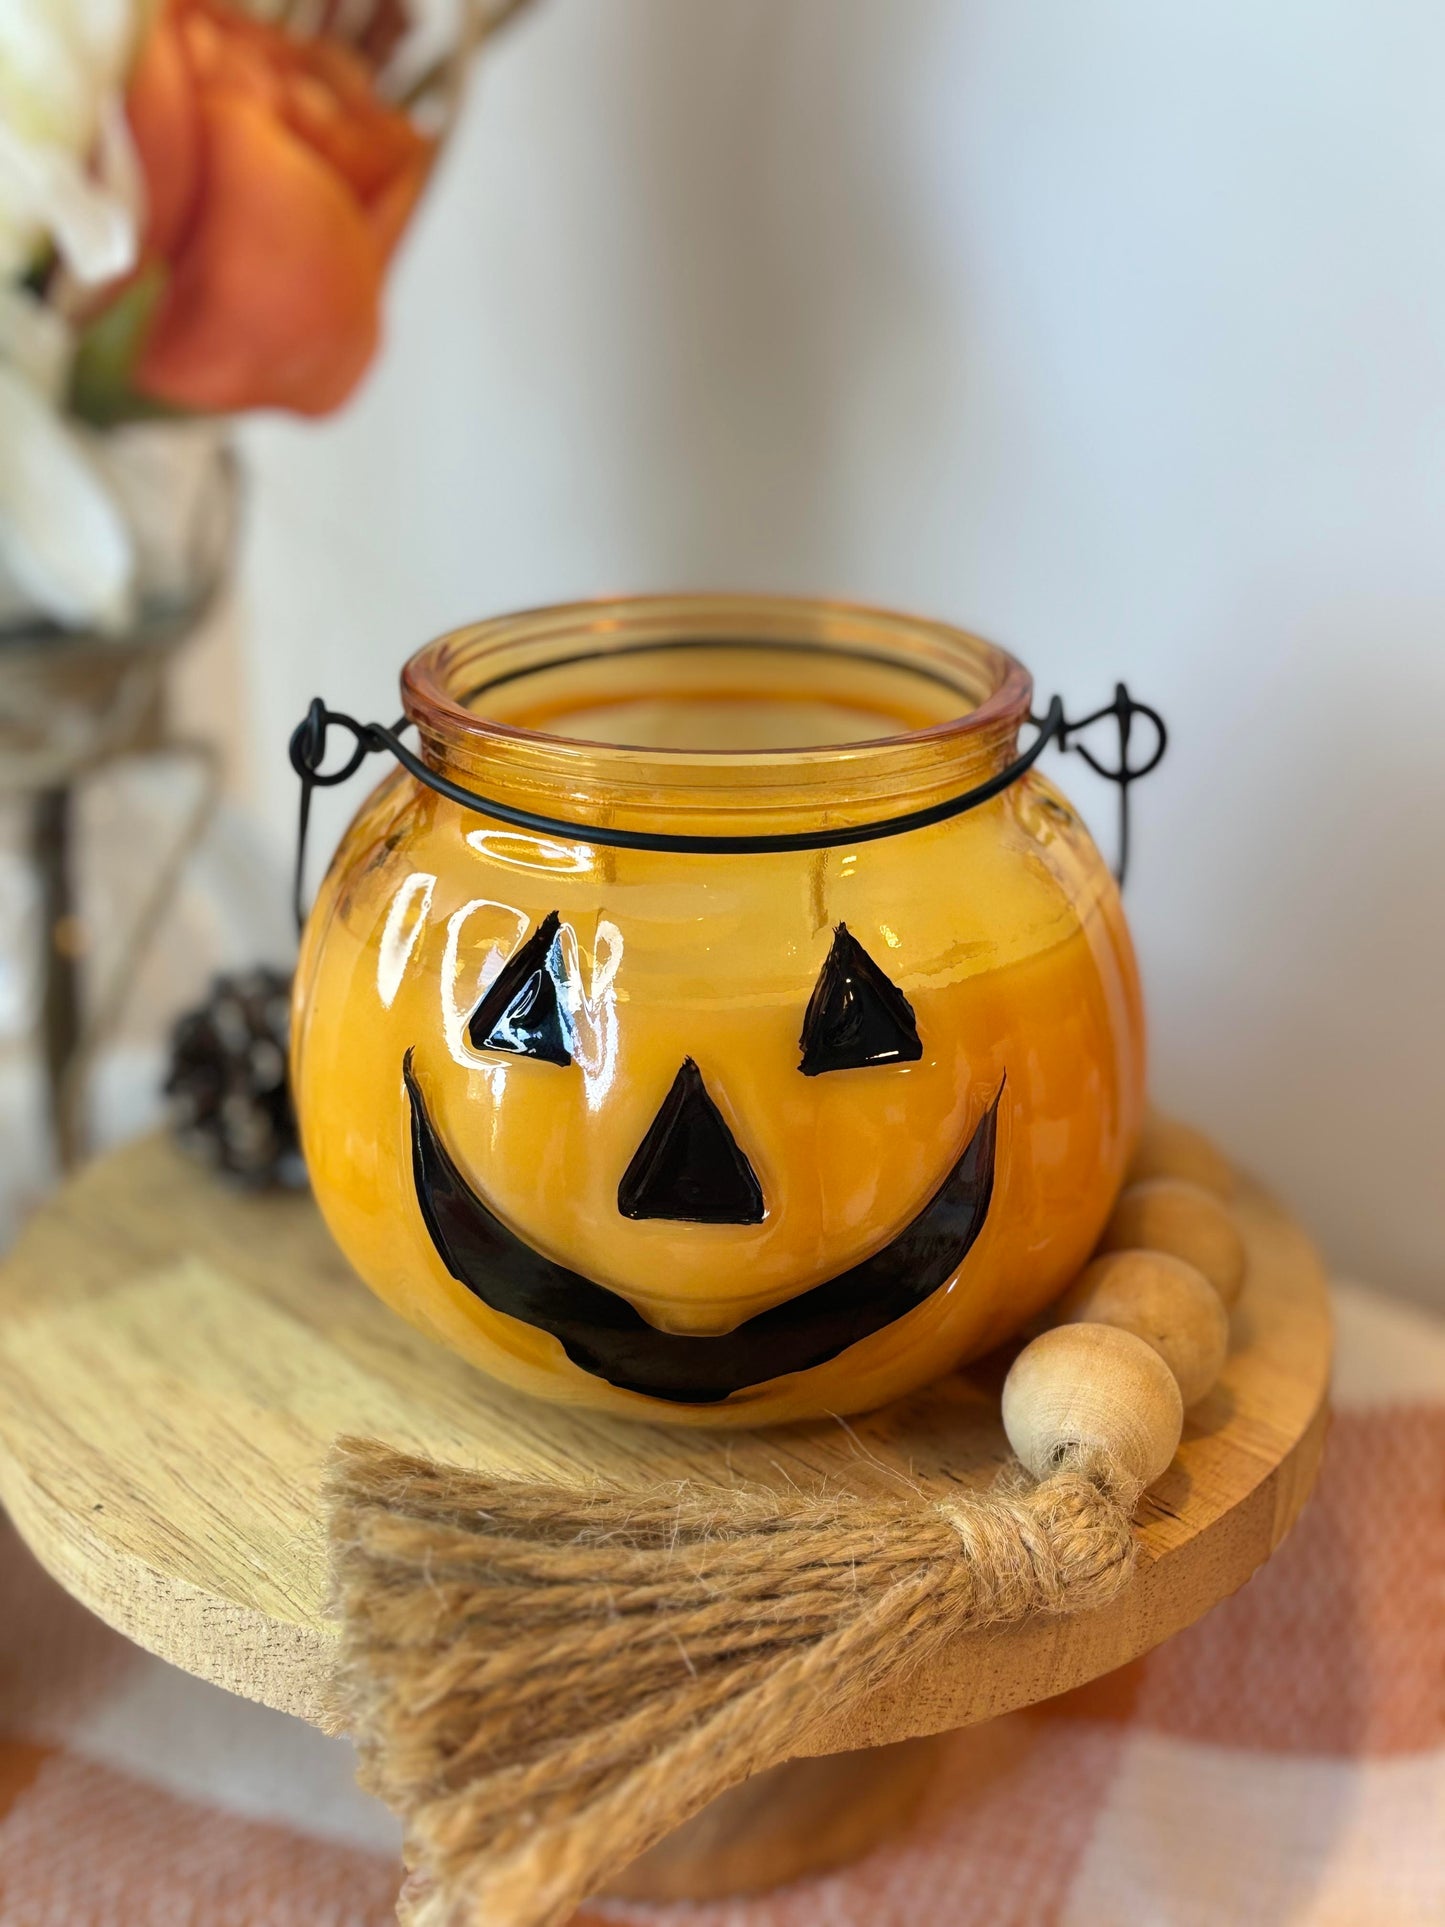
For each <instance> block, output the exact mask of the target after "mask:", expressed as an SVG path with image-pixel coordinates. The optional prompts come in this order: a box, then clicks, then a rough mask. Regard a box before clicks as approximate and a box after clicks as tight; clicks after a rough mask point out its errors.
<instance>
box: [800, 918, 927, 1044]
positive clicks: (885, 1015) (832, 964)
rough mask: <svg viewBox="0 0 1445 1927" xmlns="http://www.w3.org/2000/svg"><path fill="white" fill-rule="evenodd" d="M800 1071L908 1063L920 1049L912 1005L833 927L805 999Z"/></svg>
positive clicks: (846, 934) (851, 939)
mask: <svg viewBox="0 0 1445 1927" xmlns="http://www.w3.org/2000/svg"><path fill="white" fill-rule="evenodd" d="M800 1043H801V1047H802V1052H803V1061H802V1063H801V1064H799V1066H798V1069H799V1070H800V1071H801V1072H802V1073H803V1075H804V1077H817V1076H819V1075H821V1073H822V1072H823V1071H855V1070H861V1069H862V1068H863V1066H864V1065H865V1064H912V1063H915V1062H916V1061H917V1059H918V1058H920V1057H922V1055H923V1045H922V1044H921V1043H920V1042H919V1039H918V1025H917V1023H916V1022H915V1021H914V1016H913V1006H912V1004H910V1003H909V1001H908V999H907V998H906V997H905V996H904V994H903V992H902V991H901V990H900V989H899V988H898V986H897V984H894V983H890V982H889V980H888V978H887V977H885V976H884V974H883V972H882V971H881V970H880V969H879V968H878V966H877V964H876V963H874V961H873V959H872V958H871V957H870V956H869V955H868V952H867V951H866V950H865V949H864V948H863V946H862V944H861V943H859V942H858V940H857V938H856V937H854V936H851V935H850V934H849V930H848V926H847V924H846V923H840V924H839V925H838V928H837V929H836V930H835V931H834V932H833V948H832V949H831V950H830V951H829V952H828V961H827V962H826V963H825V964H824V965H823V970H822V974H821V976H820V977H819V978H818V981H817V983H816V984H815V985H814V986H813V994H812V996H811V997H810V998H809V999H808V1009H807V1014H806V1015H805V1017H804V1018H803V1035H802V1038H801V1039H800Z"/></svg>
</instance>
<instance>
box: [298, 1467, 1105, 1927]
mask: <svg viewBox="0 0 1445 1927" xmlns="http://www.w3.org/2000/svg"><path fill="white" fill-rule="evenodd" d="M1138 1495H1139V1485H1138V1482H1137V1481H1136V1480H1133V1479H1131V1478H1129V1477H1128V1476H1127V1475H1126V1474H1123V1473H1121V1472H1120V1471H1119V1469H1118V1468H1117V1466H1116V1465H1114V1464H1112V1463H1111V1462H1110V1461H1108V1460H1106V1459H1103V1458H1101V1457H1099V1456H1098V1455H1097V1454H1095V1455H1078V1456H1076V1457H1075V1458H1074V1459H1073V1460H1072V1461H1071V1462H1069V1463H1066V1464H1064V1465H1063V1466H1062V1467H1061V1468H1060V1469H1059V1470H1058V1471H1057V1472H1055V1473H1054V1474H1053V1475H1052V1476H1050V1477H1049V1478H1048V1479H1046V1480H1044V1481H1043V1482H1042V1483H1041V1484H1038V1485H1028V1486H1027V1487H1026V1488H1022V1487H1021V1488H1016V1489H1014V1490H1003V1489H1000V1490H997V1491H995V1492H991V1493H987V1494H984V1495H980V1496H978V1497H969V1496H961V1497H960V1498H958V1499H957V1500H953V1501H950V1502H949V1503H948V1504H947V1505H946V1506H945V1505H936V1506H930V1505H929V1504H927V1502H926V1501H923V1500H920V1499H916V1498H912V1499H906V1500H905V1499H898V1500H879V1499H868V1500H861V1499H852V1498H847V1497H832V1498H829V1497H808V1496H806V1495H803V1494H799V1493H795V1492H790V1493H781V1494H780V1493H772V1492H767V1491H762V1490H759V1489H756V1488H748V1489H744V1490H740V1491H734V1490H717V1489H709V1488H704V1487H699V1486H695V1485H684V1486H676V1487H672V1488H664V1489H659V1490H656V1491H648V1492H643V1493H636V1492H621V1491H616V1490H596V1491H590V1492H588V1491H581V1492H578V1491H570V1490H565V1489H559V1488H558V1487H555V1486H547V1485H532V1484H521V1483H515V1482H509V1481H494V1480H490V1479H486V1478H482V1477H478V1476H476V1475H474V1474H472V1473H469V1472H465V1471H461V1470H458V1469H456V1468H454V1467H451V1466H442V1465H436V1464H433V1463H431V1462H430V1461H427V1460H424V1459H413V1458H406V1457H403V1456H402V1455H400V1454H398V1453H395V1452H392V1451H390V1450H387V1449H385V1448H384V1447H381V1446H379V1445H376V1444H374V1443H367V1442H364V1441H356V1440H349V1441H344V1442H343V1443H342V1444H341V1445H340V1446H339V1448H338V1451H337V1456H336V1462H335V1467H334V1475H333V1483H332V1494H331V1504H332V1511H331V1534H332V1543H333V1550H334V1562H335V1592H336V1601H335V1603H336V1608H337V1611H338V1613H339V1615H340V1617H341V1619H342V1622H343V1638H342V1659H341V1668H340V1673H339V1677H338V1691H339V1694H340V1702H341V1704H340V1709H339V1710H340V1712H341V1715H342V1717H343V1718H344V1719H345V1720H346V1722H347V1723H348V1725H349V1727H350V1730H351V1731H352V1732H353V1733H354V1734H355V1736H356V1739H357V1741H358V1744H359V1747H360V1751H361V1759H362V1770H361V1778H362V1783H363V1785H365V1786H366V1787H367V1788H368V1789H369V1790H371V1791H372V1792H374V1793H377V1794H379V1795H380V1797H381V1798H382V1799H383V1800H385V1801H386V1802H387V1803H388V1804H389V1805H390V1806H391V1807H392V1808H394V1809H395V1811H396V1812H398V1813H399V1814H400V1815H401V1816H402V1818H403V1820H404V1822H405V1825H406V1833H407V1859H408V1865H409V1866H410V1868H411V1874H410V1877H409V1878H408V1881H407V1884H406V1888H405V1890H404V1892H403V1895H402V1901H401V1905H400V1909H399V1912H400V1915H401V1918H402V1920H403V1921H404V1922H406V1923H408V1927H484V1924H485V1927H554V1923H560V1922H562V1921H564V1920H566V1919H567V1917H568V1916H569V1915H570V1914H571V1913H572V1911H573V1910H574V1908H575V1907H576V1906H577V1905H578V1904H579V1903H580V1902H581V1901H582V1900H584V1899H585V1898H586V1897H587V1896H588V1895H589V1894H591V1893H594V1892H595V1891H596V1890H597V1889H598V1888H599V1887H601V1886H603V1885H604V1884H605V1883H606V1881H607V1880H608V1878H609V1877H610V1876H611V1875H612V1874H614V1873H616V1872H617V1871H618V1870H619V1869H620V1868H621V1867H623V1866H625V1865H626V1864H627V1863H628V1862H629V1861H631V1860H632V1859H634V1858H635V1857H636V1855H638V1854H639V1853H642V1852H643V1851H645V1850H646V1849H647V1848H648V1847H650V1846H651V1845H652V1844H653V1843H654V1842H655V1841H657V1840H659V1839H661V1838H662V1836H663V1835H664V1834H666V1833H669V1832H671V1831H672V1829H673V1828H675V1827H677V1826H679V1825H681V1823H682V1822H683V1821H684V1820H687V1819H689V1818H690V1817H691V1816H692V1815H693V1814H694V1813H696V1812H697V1811H698V1810H699V1809H700V1808H702V1807H703V1806H705V1805H706V1804H707V1803H708V1801H710V1800H712V1799H713V1798H715V1797H716V1796H717V1795H718V1794H719V1793H722V1792H724V1791H725V1790H726V1789H727V1788H728V1787H730V1786H733V1785H736V1784H737V1783H738V1782H739V1781H740V1780H742V1779H744V1778H746V1777H747V1775H748V1774H750V1773H753V1772H756V1771H759V1770H761V1769H762V1768H763V1767H766V1766H771V1765H773V1764H775V1763H776V1762H778V1761H781V1760H785V1759H789V1758H791V1757H793V1756H795V1755H796V1753H797V1751H798V1742H799V1739H800V1736H801V1735H803V1734H804V1732H805V1731H806V1730H807V1729H808V1728H809V1727H811V1726H814V1725H816V1723H817V1722H818V1721H820V1720H822V1719H824V1718H825V1717H827V1715H828V1714H830V1713H831V1712H833V1711H834V1710H835V1709H836V1708H838V1707H840V1706H841V1705H842V1704H843V1703H844V1702H846V1701H849V1700H852V1699H854V1698H855V1697H856V1696H858V1695H859V1694H863V1693H867V1692H868V1691H870V1690H872V1689H873V1688H876V1687H878V1686H880V1685H882V1684H884V1683H885V1682H887V1681H891V1680H893V1679H896V1678H897V1677H898V1676H899V1675H901V1674H903V1673H904V1672H906V1671H907V1670H908V1669H909V1668H911V1667H913V1666H916V1665H917V1664H918V1662H919V1661H920V1659H922V1658H923V1656H924V1655H925V1654H926V1653H927V1652H929V1651H930V1649H932V1648H933V1647H935V1646H937V1645H938V1644H940V1643H941V1642H942V1641H944V1640H947V1639H949V1638H951V1637H953V1636H954V1635H955V1634H958V1633H963V1632H967V1631H970V1630H973V1629H976V1628H979V1627H983V1626H988V1625H995V1624H999V1623H1002V1622H1006V1621H1013V1620H1020V1619H1023V1618H1025V1617H1026V1616H1027V1615H1029V1614H1031V1613H1035V1612H1049V1613H1068V1612H1079V1611H1085V1610H1088V1609H1090V1608H1092V1607H1096V1606H1100V1605H1102V1604H1104V1603H1105V1602H1106V1601H1107V1600H1109V1599H1111V1598H1112V1597H1113V1596H1114V1594H1115V1593H1116V1592H1117V1591H1118V1590H1119V1588H1120V1587H1121V1586H1122V1585H1123V1584H1124V1582H1125V1581H1126V1579H1127V1578H1128V1576H1129V1572H1130V1570H1131V1568H1132V1564H1133V1558H1134V1541H1133V1535H1132V1531H1131V1527H1130V1514H1131V1512H1132V1510H1133V1506H1134V1503H1135V1501H1136V1499H1137V1498H1138Z"/></svg>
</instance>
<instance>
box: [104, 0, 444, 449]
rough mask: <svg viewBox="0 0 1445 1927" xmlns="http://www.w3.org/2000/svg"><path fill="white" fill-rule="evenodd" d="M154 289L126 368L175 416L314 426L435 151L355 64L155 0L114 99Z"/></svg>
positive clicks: (222, 14)
mask: <svg viewBox="0 0 1445 1927" xmlns="http://www.w3.org/2000/svg"><path fill="white" fill-rule="evenodd" d="M128 110H129V115H130V124H131V129H132V132H133V134H134V136H135V143H136V147H137V149H138V151H139V154H140V159H141V165H142V167H143V169H144V173H145V180H146V186H147V190H148V197H149V198H148V211H147V230H146V234H145V237H144V241H143V255H144V257H145V261H146V263H147V264H156V263H160V264H162V275H163V279H162V287H161V293H160V297H159V301H158V303H157V306H156V308H155V311H154V314H153V315H152V317H151V318H150V321H149V323H148V325H147V328H146V332H145V336H144V339H143V342H142V345H141V349H140V353H139V355H138V358H137V360H136V362H135V365H134V367H133V369H132V371H131V380H132V382H133V384H134V387H135V388H136V390H138V391H139V392H140V393H141V394H143V395H146V396H149V397H151V398H152V399H154V400H157V401H162V402H167V403H171V404H174V405H175V406H178V407H181V408H188V409H200V410H205V411H226V412H230V411H232V410H235V409H242V408H267V407H269V408H290V409H294V410H295V411H297V412H298V413H300V414H303V415H322V414H325V413H327V412H328V411H329V410H330V409H333V408H336V407H338V406H339V405H340V404H341V403H342V402H343V401H345V399H346V397H347V396H348V395H349V394H350V393H351V391H352V389H353V388H354V387H355V386H356V384H357V382H358V381H359V380H360V378H361V375H362V373H363V371H364V370H365V368H366V365H367V363H368V362H369V361H370V360H371V357H372V354H373V352H374V350H375V347H376V343H377V337H378V333H379V329H380V307H381V290H382V281H383V277H384V273H385V268H386V263H387V259H388V256H389V255H390V253H391V250H392V249H393V247H394V246H395V245H396V242H397V240H398V238H399V236H400V234H401V232H402V229H403V228H404V227H405V225H406V221H407V217H408V215H409V214H410V213H411V210H412V207H413V206H414V204H415V202H416V198H417V195H418V194H419V193H420V191H421V187H422V184H423V182H424V180H425V179H426V174H427V169H428V167H429V166H430V164H431V159H432V154H433V143H432V142H430V141H429V140H427V139H426V138H425V137H424V136H422V135H421V134H419V133H418V132H417V131H416V130H415V128H413V127H412V125H411V123H410V122H409V121H408V120H407V119H406V117H405V115H403V114H401V113H398V112H397V111H396V110H395V109H393V108H390V107H388V106H386V105H385V104H384V103H383V102H382V101H380V100H379V99H378V98H377V95H376V92H375V90H374V88H373V86H372V80H371V75H370V72H369V70H368V68H367V67H366V66H365V64H364V63H363V62H362V61H361V60H360V59H359V58H358V57H357V55H356V54H354V53H353V52H352V51H351V50H350V49H349V48H347V47H344V46H342V45H340V44H339V43H337V42H335V41H329V40H325V39H317V40H301V39H298V38H297V37H295V36H294V35H291V34H288V33H284V32H282V31H281V30H280V29H279V28H276V27H271V26H266V25H263V24H262V23H261V22H259V21H256V20H252V19H250V18H247V17H246V16H244V15H242V14H240V13H238V12H236V11H234V10H233V9H232V8H231V7H230V6H228V5H226V4H225V0H168V4H167V5H166V6H165V7H164V9H163V11H162V13H161V15H160V18H159V20H158V21H157V23H156V26H155V29H154V31H153V32H152V34H151V35H150V37H149V39H148V41H147V44H146V46H145V48H144V49H143V51H142V53H141V57H140V60H139V62H138V64H137V67H136V71H135V74H134V76H133V79H132V82H131V88H130V95H129V101H128Z"/></svg>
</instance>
